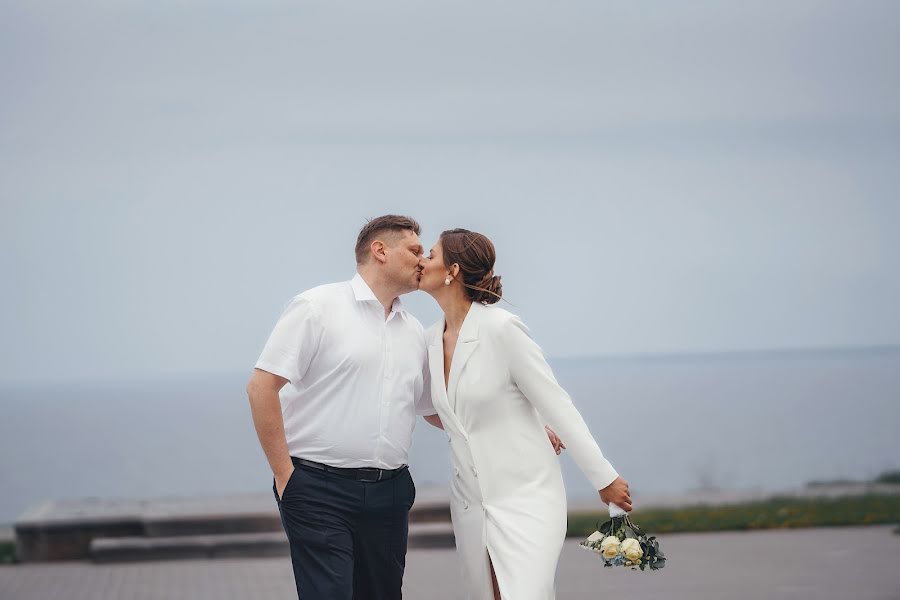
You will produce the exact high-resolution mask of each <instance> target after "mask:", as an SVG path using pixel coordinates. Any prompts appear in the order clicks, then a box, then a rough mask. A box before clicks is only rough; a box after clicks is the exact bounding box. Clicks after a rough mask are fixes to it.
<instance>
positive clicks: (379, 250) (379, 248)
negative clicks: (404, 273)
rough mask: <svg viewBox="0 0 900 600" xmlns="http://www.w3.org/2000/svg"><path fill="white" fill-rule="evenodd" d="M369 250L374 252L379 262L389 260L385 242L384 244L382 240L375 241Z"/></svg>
mask: <svg viewBox="0 0 900 600" xmlns="http://www.w3.org/2000/svg"><path fill="white" fill-rule="evenodd" d="M369 249H370V250H371V251H372V256H374V257H375V260H377V261H378V262H382V263H383V262H385V261H386V260H387V256H386V255H385V252H384V249H385V246H384V242H382V241H381V240H375V241H374V242H372V244H371V245H370V246H369Z"/></svg>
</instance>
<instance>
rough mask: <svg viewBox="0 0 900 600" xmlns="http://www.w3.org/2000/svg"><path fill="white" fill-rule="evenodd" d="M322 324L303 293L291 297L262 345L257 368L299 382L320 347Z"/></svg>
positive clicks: (294, 382) (293, 382) (295, 382)
mask: <svg viewBox="0 0 900 600" xmlns="http://www.w3.org/2000/svg"><path fill="white" fill-rule="evenodd" d="M321 335H322V327H321V323H320V320H319V317H318V315H317V313H316V310H315V307H313V305H312V304H311V303H310V301H309V300H308V299H306V298H303V297H302V296H297V297H295V298H294V299H293V300H291V301H290V302H289V303H288V305H287V307H286V308H285V309H284V311H283V312H282V313H281V317H279V318H278V322H277V323H276V324H275V328H274V329H273V330H272V333H271V335H269V340H268V341H267V342H266V345H265V347H264V348H263V351H262V354H260V355H259V360H257V361H256V368H257V369H260V370H263V371H268V372H269V373H272V374H273V375H278V376H279V377H284V378H285V379H287V380H288V381H290V382H291V383H292V384H293V385H296V384H297V383H299V382H300V380H301V379H303V376H304V375H306V371H307V369H308V368H309V364H310V362H311V361H312V358H313V356H315V354H316V351H317V350H318V348H319V339H320V338H321Z"/></svg>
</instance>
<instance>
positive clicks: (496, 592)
mask: <svg viewBox="0 0 900 600" xmlns="http://www.w3.org/2000/svg"><path fill="white" fill-rule="evenodd" d="M488 565H489V566H490V567H491V582H492V584H493V586H494V600H502V598H500V584H499V583H497V574H496V573H495V572H494V563H493V562H491V554H490V553H488Z"/></svg>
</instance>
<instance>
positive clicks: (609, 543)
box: [600, 535, 619, 559]
mask: <svg viewBox="0 0 900 600" xmlns="http://www.w3.org/2000/svg"><path fill="white" fill-rule="evenodd" d="M600 553H601V554H602V555H603V558H608V559H609V558H615V557H616V556H617V555H618V554H619V538H617V537H616V536H614V535H610V536H607V537H605V538H603V541H602V542H600Z"/></svg>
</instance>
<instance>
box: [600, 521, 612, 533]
mask: <svg viewBox="0 0 900 600" xmlns="http://www.w3.org/2000/svg"><path fill="white" fill-rule="evenodd" d="M610 529H612V521H607V522H606V523H604V524H603V525H601V526H600V527H598V528H597V531H599V532H600V533H602V534H603V535H609V531H610Z"/></svg>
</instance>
